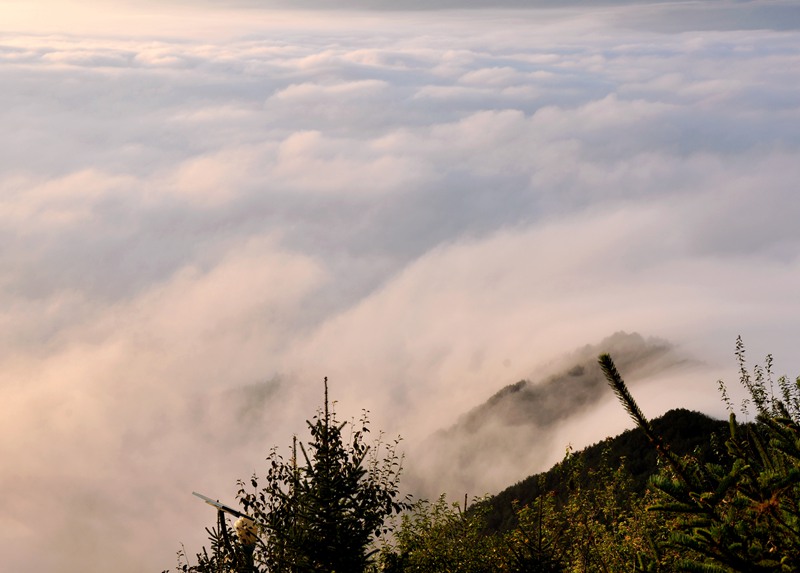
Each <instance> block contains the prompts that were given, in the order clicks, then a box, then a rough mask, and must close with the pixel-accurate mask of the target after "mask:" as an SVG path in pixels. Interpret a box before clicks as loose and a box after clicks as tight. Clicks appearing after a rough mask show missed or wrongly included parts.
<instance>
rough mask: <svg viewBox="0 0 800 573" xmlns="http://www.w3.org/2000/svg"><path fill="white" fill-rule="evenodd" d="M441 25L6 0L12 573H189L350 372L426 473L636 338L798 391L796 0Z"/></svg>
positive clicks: (5, 527)
mask: <svg viewBox="0 0 800 573" xmlns="http://www.w3.org/2000/svg"><path fill="white" fill-rule="evenodd" d="M427 4H428V7H429V8H442V9H427V10H424V11H416V10H412V9H407V10H404V11H400V12H398V11H391V10H388V9H387V5H388V3H386V2H367V1H366V0H363V1H358V0H353V1H352V2H351V3H349V4H346V6H345V8H346V9H338V10H333V11H331V10H330V4H329V3H327V2H321V1H320V2H316V3H315V2H311V1H309V2H306V3H304V4H302V8H303V10H297V9H295V10H288V9H287V8H285V7H282V6H281V5H280V4H278V3H271V4H270V3H266V2H265V3H262V4H259V3H256V2H239V3H228V2H212V1H207V2H199V3H198V2H192V3H188V2H159V3H156V2H139V3H135V4H134V3H124V2H114V1H106V2H103V3H99V2H97V3H95V2H91V1H87V2H80V3H78V2H71V1H70V0H64V1H58V2H56V1H52V2H50V1H46V0H26V1H24V2H23V1H18V0H0V85H2V86H3V87H2V89H0V125H2V127H3V129H2V132H0V157H2V160H0V245H2V248H0V326H1V327H2V328H0V457H1V459H2V460H3V464H2V466H0V487H1V488H2V491H3V497H4V503H3V511H2V512H0V553H2V554H3V556H4V558H3V560H4V563H5V567H6V568H7V569H8V570H9V571H14V572H18V573H27V572H34V571H35V572H40V571H51V572H55V573H59V572H77V571H81V572H94V571H98V572H99V571H107V570H115V571H120V572H122V573H126V572H133V571H146V570H151V571H161V570H162V569H166V568H169V567H172V566H173V565H174V563H175V552H176V551H177V550H178V549H180V547H181V543H184V544H185V546H186V549H187V551H188V552H189V553H190V554H191V553H192V552H193V551H196V550H197V549H199V546H200V543H201V542H202V541H203V536H204V531H203V528H204V527H205V526H207V525H210V524H211V523H212V520H213V518H214V515H213V510H211V509H210V508H208V507H206V506H204V505H203V504H202V503H200V502H199V501H198V500H196V499H195V498H193V497H192V496H191V495H190V493H191V491H195V490H196V491H201V492H203V493H205V494H207V495H211V496H213V497H219V498H220V499H223V500H227V501H228V502H233V501H234V497H235V492H236V485H235V481H236V479H239V478H247V477H248V476H249V475H250V474H251V473H252V472H253V471H259V470H261V469H263V466H262V465H261V463H262V461H263V459H264V457H265V456H266V453H267V451H268V449H269V448H270V447H271V446H273V445H276V446H281V447H283V446H286V445H288V444H290V443H291V436H292V435H293V434H294V433H298V432H300V433H301V435H302V431H303V425H304V420H305V419H307V418H309V417H311V416H312V415H313V414H314V411H315V410H316V408H317V407H318V406H319V405H320V404H321V397H322V379H323V377H324V376H328V378H329V380H330V384H331V393H332V396H333V397H334V398H335V399H336V400H337V405H336V408H337V411H338V412H339V413H340V417H342V418H347V417H349V416H357V415H358V413H359V412H360V411H361V410H362V409H367V410H369V412H370V416H371V419H372V420H373V425H374V428H375V430H376V431H377V430H378V429H382V430H385V431H386V435H387V436H388V437H391V436H394V435H397V434H400V435H402V436H403V440H404V441H403V444H404V446H406V447H407V448H408V452H409V455H408V457H407V458H406V466H407V467H408V466H409V465H412V464H413V459H414V457H413V451H414V445H415V444H416V443H422V442H423V441H424V440H425V438H426V437H428V436H430V435H431V434H432V433H433V432H435V431H437V430H438V429H441V428H445V427H448V426H451V425H452V424H454V423H455V422H456V421H457V420H458V418H459V416H461V415H462V414H464V413H465V412H466V411H468V410H469V409H470V408H473V407H475V406H477V405H478V404H480V403H482V402H483V401H484V400H486V399H487V398H488V397H489V396H491V395H492V394H494V393H495V392H496V391H497V390H498V389H500V388H501V387H503V386H504V385H506V384H510V383H513V382H516V381H517V380H520V379H522V378H533V379H535V378H536V377H538V376H539V375H540V374H541V373H542V372H546V371H547V370H548V368H550V367H552V365H553V364H554V361H557V360H559V357H561V356H563V355H565V354H568V353H570V352H573V351H575V349H578V348H581V347H584V346H585V345H587V344H597V343H599V342H600V341H601V340H603V339H605V338H606V337H607V336H609V335H611V334H612V333H614V332H617V331H625V332H638V333H641V334H642V335H643V336H647V337H649V336H652V337H658V338H660V339H664V340H668V341H669V342H670V343H672V344H674V345H675V346H676V348H677V349H679V351H680V352H682V353H685V355H686V356H689V357H692V359H693V360H698V361H702V362H703V363H704V364H706V366H707V371H705V372H704V373H703V375H702V376H701V375H697V376H691V377H690V376H687V377H686V378H685V379H682V380H674V379H663V378H662V379H659V380H657V381H656V382H658V383H653V384H651V385H650V386H649V387H648V388H649V390H648V391H647V392H644V393H643V394H642V396H641V400H640V402H641V404H642V407H643V408H644V410H645V412H646V413H648V414H649V415H652V416H655V415H658V414H659V413H663V411H665V410H666V409H668V408H670V407H674V406H683V407H688V408H693V409H699V410H702V411H706V412H709V413H713V414H717V415H722V414H723V413H724V409H722V408H721V406H720V403H719V400H718V399H717V397H716V380H717V379H718V378H719V377H724V378H725V379H726V380H727V381H728V382H729V384H731V385H735V368H736V364H735V361H734V355H733V350H734V343H735V340H736V337H737V336H738V335H741V336H742V337H743V339H744V341H745V344H746V345H747V348H748V356H749V357H750V359H751V360H752V362H753V363H756V362H761V363H763V358H764V356H765V355H766V354H767V353H772V354H773V355H774V357H775V369H776V371H777V374H789V375H790V376H792V377H794V376H796V375H797V374H800V358H798V356H797V355H796V349H797V348H798V346H799V343H800V328H799V327H798V324H800V322H799V321H798V319H800V297H798V295H797V293H798V292H800V258H799V257H798V253H800V226H798V225H797V221H798V220H800V201H798V200H797V199H796V193H797V189H796V187H797V181H798V180H800V130H798V129H797V125H798V120H800V34H799V33H798V30H800V9H798V8H797V7H796V6H793V4H794V3H793V2H767V1H763V2H746V1H745V2H724V1H722V0H719V1H711V0H709V1H699V2H689V3H682V2H672V3H658V4H646V3H641V2H638V3H637V2H609V3H605V4H603V5H602V6H601V5H597V4H596V3H587V2H578V1H576V2H574V3H572V4H571V5H569V6H566V7H559V8H557V9H556V8H549V7H547V6H546V4H547V3H546V2H542V3H540V4H537V5H535V6H532V5H527V4H526V5H523V3H522V2H508V3H507V4H506V5H504V6H505V8H506V9H499V8H497V6H498V4H497V3H488V2H485V3H479V2H468V1H463V2H461V1H458V2H456V1H452V2H442V3H441V4H437V3H435V2H431V3H427ZM589 4H591V6H589ZM297 6H300V5H299V4H298V5H297ZM339 6H341V4H340V5H339ZM406 6H411V7H413V6H414V5H413V4H406ZM526 6H527V7H526ZM445 8H447V9H445ZM623 374H624V373H623ZM626 427H630V424H629V423H628V421H627V420H626V417H625V415H624V412H622V410H621V408H617V407H616V406H615V405H613V401H609V402H607V403H606V404H605V405H603V406H602V407H599V408H598V409H597V410H596V411H594V412H593V413H591V414H590V415H588V416H587V417H585V418H583V419H582V420H581V421H579V422H574V423H570V424H566V423H565V424H564V425H563V426H562V427H559V428H558V431H557V433H555V434H553V435H552V436H549V437H547V438H546V439H545V438H543V440H542V443H541V444H532V445H531V447H532V448H545V447H548V448H550V447H551V448H554V449H555V450H558V451H562V452H563V450H564V448H565V447H566V445H567V444H570V443H571V444H573V445H578V446H579V445H581V444H584V445H585V444H587V443H591V442H593V441H596V440H598V439H600V438H602V437H604V436H605V435H609V434H611V433H616V432H618V431H620V430H621V429H623V428H626ZM598 434H599V435H598ZM542 469H546V468H544V467H516V468H513V469H512V470H509V474H508V483H509V484H510V483H513V482H514V481H516V480H518V479H520V478H521V477H524V476H526V475H529V474H531V473H533V472H535V471H539V470H542ZM414 471H417V472H419V471H424V469H422V470H420V468H414ZM514 472H516V473H514ZM487 473H491V472H490V469H487ZM495 473H496V472H495ZM480 477H481V476H478V477H476V480H477V481H476V482H475V483H476V487H481V484H482V483H484V482H481V481H480ZM493 479H495V481H496V476H495V478H493ZM493 483H495V482H493ZM441 489H442V491H446V490H447V484H441ZM473 493H474V494H475V495H480V494H481V493H484V492H483V491H475V492H470V494H473ZM458 494H459V495H461V492H458Z"/></svg>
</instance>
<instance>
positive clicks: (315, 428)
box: [179, 378, 409, 573]
mask: <svg viewBox="0 0 800 573" xmlns="http://www.w3.org/2000/svg"><path fill="white" fill-rule="evenodd" d="M307 424H308V429H309V433H310V441H309V442H308V443H307V444H304V443H303V442H299V441H297V440H296V439H295V441H294V444H293V446H292V450H291V457H290V458H289V459H285V458H284V457H283V456H281V454H280V453H279V452H278V450H277V449H273V450H271V451H270V453H269V456H268V458H267V462H268V470H267V474H266V476H265V477H263V478H261V477H258V476H256V475H254V476H253V477H252V478H251V479H250V480H249V483H245V482H239V501H240V504H241V506H242V508H243V511H244V512H245V513H246V514H247V515H249V516H251V517H252V519H253V521H254V522H255V526H256V532H257V536H256V539H254V543H252V544H249V545H245V544H243V543H240V542H238V540H236V538H235V537H234V536H233V532H232V531H231V530H230V527H229V526H228V525H227V522H226V520H225V519H223V518H222V516H221V515H220V519H219V525H218V527H217V529H213V530H209V536H210V541H211V551H210V552H209V551H208V550H207V549H205V548H204V549H203V551H202V552H201V553H199V554H198V555H197V556H196V559H197V564H196V565H190V564H189V562H188V559H187V558H186V555H185V554H183V553H181V554H179V557H180V563H179V570H180V571H182V572H183V573H212V572H214V573H216V572H223V571H225V572H227V571H236V572H237V573H239V572H247V573H252V572H265V571H269V572H271V573H276V572H287V573H289V572H291V573H302V572H321V573H333V572H335V571H336V572H339V573H342V572H351V573H360V572H363V571H366V570H368V568H369V567H370V564H371V563H372V561H373V560H372V556H373V554H374V553H375V550H374V549H373V548H372V547H373V542H374V540H375V539H376V538H378V537H380V536H382V535H385V534H386V533H388V528H387V526H386V525H385V523H386V518H387V517H389V516H391V515H393V514H397V513H399V512H401V511H402V510H404V509H406V508H407V507H408V505H409V504H408V502H407V501H406V500H404V499H402V498H401V497H400V494H399V478H400V472H401V458H400V456H399V455H398V453H397V451H396V446H397V441H395V442H394V443H391V444H386V443H384V442H383V441H382V440H381V439H380V438H378V440H377V441H375V442H374V443H373V444H371V445H370V444H367V442H366V437H367V434H368V433H369V423H368V420H367V418H366V414H365V415H364V416H363V417H362V419H361V420H360V421H359V422H358V424H355V423H347V422H339V421H338V420H337V419H336V415H335V413H334V412H333V411H332V410H331V408H330V404H329V401H328V387H327V378H326V379H325V403H324V408H323V410H322V411H320V412H318V413H317V415H316V416H314V418H313V419H312V420H309V421H308V422H307ZM231 540H233V541H231Z"/></svg>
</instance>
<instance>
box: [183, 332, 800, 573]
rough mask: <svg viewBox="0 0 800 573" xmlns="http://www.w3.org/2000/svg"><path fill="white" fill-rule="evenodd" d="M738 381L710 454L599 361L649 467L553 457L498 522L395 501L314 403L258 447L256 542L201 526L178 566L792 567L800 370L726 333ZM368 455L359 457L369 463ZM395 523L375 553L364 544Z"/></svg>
mask: <svg viewBox="0 0 800 573" xmlns="http://www.w3.org/2000/svg"><path fill="white" fill-rule="evenodd" d="M737 357H738V360H739V366H740V381H741V383H742V384H743V385H744V387H745V389H746V390H747V392H748V395H749V398H748V399H747V400H746V401H745V403H744V405H743V408H744V412H745V414H748V409H749V408H752V409H754V410H755V414H756V418H755V420H754V421H753V422H750V423H745V424H741V423H739V422H738V421H737V419H736V416H735V415H734V414H733V413H732V410H733V406H732V404H731V403H730V400H729V399H728V395H727V389H726V388H725V386H724V385H723V384H722V383H720V387H721V390H722V396H723V400H724V401H725V403H726V404H727V405H728V407H729V409H730V410H731V415H730V420H729V424H728V429H727V432H726V434H725V437H724V438H721V439H719V440H716V439H715V435H709V436H708V441H709V442H710V443H711V445H712V446H713V447H712V448H711V450H712V452H711V453H712V455H709V452H708V451H705V452H701V451H700V450H698V451H696V452H693V453H689V454H684V455H678V454H676V453H675V450H674V449H673V448H671V447H670V444H668V443H667V442H666V441H665V440H664V439H663V437H662V436H661V435H659V434H658V433H656V431H655V430H654V426H653V424H651V422H650V421H649V420H648V419H647V418H646V417H645V416H644V414H643V412H642V411H641V410H640V409H639V407H638V405H637V404H636V401H635V400H634V398H633V396H632V395H631V394H630V392H629V391H628V388H627V386H626V384H625V382H624V381H623V379H622V376H621V375H620V374H619V372H618V371H617V369H616V367H615V366H614V363H613V360H612V359H611V357H610V356H608V355H602V356H600V358H599V362H600V365H601V368H602V369H603V371H604V373H605V375H606V378H607V380H608V382H609V384H610V386H611V387H612V389H613V390H614V392H615V393H616V394H617V397H618V398H619V399H620V401H621V402H622V404H623V406H624V407H625V408H626V410H627V411H628V413H629V414H630V415H631V417H632V418H633V419H634V420H635V421H636V423H637V426H638V427H639V428H640V429H641V430H642V431H643V433H644V435H646V437H647V439H648V441H649V443H650V445H651V447H652V448H653V449H654V451H656V452H657V454H658V458H659V460H660V465H659V468H658V470H657V471H655V473H653V474H652V475H651V477H650V479H649V487H648V488H647V489H646V490H644V491H643V490H642V489H641V486H640V483H639V481H638V479H639V478H638V476H637V477H634V476H633V475H632V474H631V472H629V471H628V470H627V468H626V466H625V463H624V461H618V458H615V459H612V458H611V456H610V455H609V452H606V454H605V455H604V457H603V458H602V459H601V460H600V462H599V463H593V464H592V465H589V464H587V463H586V461H585V460H586V459H587V458H586V457H584V456H582V455H581V454H580V453H579V454H572V453H571V452H568V454H567V456H566V458H565V459H564V460H563V461H562V462H561V463H560V464H558V465H557V466H556V467H555V468H554V469H553V470H551V471H550V472H548V474H547V476H546V478H547V479H545V476H542V477H541V478H540V482H539V484H538V489H537V490H536V491H537V492H538V493H537V495H536V496H535V497H534V498H533V499H532V500H529V501H528V503H526V504H524V505H522V504H516V505H515V506H514V510H513V512H514V515H513V519H512V520H506V521H504V523H506V525H507V527H506V528H505V529H497V528H496V527H494V526H493V525H492V515H491V514H492V512H493V511H494V509H493V506H492V504H491V503H490V501H491V500H490V499H489V498H485V499H481V500H476V501H475V502H474V503H473V504H472V506H470V507H467V505H466V500H465V502H464V505H463V506H462V505H461V504H458V503H448V502H447V500H446V498H445V496H442V497H440V498H439V499H438V500H436V501H434V502H429V501H425V500H421V501H418V502H416V503H415V504H413V506H412V505H408V504H407V503H406V502H405V501H402V500H398V498H397V496H398V493H397V492H398V478H399V471H400V463H399V458H398V456H397V454H396V452H395V449H394V446H396V443H395V444H394V446H391V447H389V448H388V449H387V450H385V452H384V455H383V456H378V455H377V451H375V450H373V451H370V448H369V447H367V446H365V445H364V441H363V440H364V435H365V434H366V433H367V432H368V428H367V425H366V421H364V423H362V424H360V425H359V427H356V428H352V427H351V428H350V430H351V433H350V436H349V438H347V439H345V438H344V433H343V430H344V429H345V428H346V427H347V424H340V423H339V422H337V421H336V419H335V416H334V415H333V414H331V413H330V412H329V411H328V400H327V391H326V398H325V409H324V411H323V412H320V413H318V415H317V416H316V417H315V418H314V419H313V420H312V421H309V423H308V424H309V430H310V433H311V441H310V442H309V444H308V446H304V445H302V444H299V453H300V456H299V460H298V446H295V447H294V448H293V450H292V452H293V453H292V457H291V459H290V460H288V461H287V460H284V459H283V458H282V457H281V456H280V455H279V454H278V453H277V451H276V450H273V451H272V452H271V454H270V457H269V458H268V460H269V461H270V470H269V471H268V474H267V476H266V479H265V480H263V481H264V485H263V486H259V484H260V483H262V480H260V479H259V478H257V477H255V476H254V478H253V479H252V481H251V483H250V485H251V486H252V488H253V490H252V491H248V490H247V489H246V488H245V484H243V483H242V484H240V492H239V493H240V501H241V503H242V505H243V507H244V508H245V510H246V511H248V512H249V513H250V515H252V516H253V517H254V518H255V519H256V521H257V523H258V527H259V532H260V534H261V535H260V536H259V540H258V543H257V544H256V545H255V546H253V547H251V549H247V548H246V547H245V546H243V545H242V544H239V543H237V542H236V538H235V536H234V532H233V531H232V530H231V529H230V527H229V525H228V524H227V522H226V521H225V520H224V519H220V520H219V523H218V525H217V527H216V528H215V529H210V530H208V531H209V537H210V542H211V545H210V550H208V549H203V552H202V553H200V554H198V555H197V563H198V564H197V565H194V566H190V565H189V563H188V561H187V560H186V558H185V555H184V556H183V558H182V561H181V565H180V567H179V569H180V570H181V571H183V572H184V573H190V572H191V573H208V572H212V571H213V572H222V571H226V572H227V571H235V572H244V571H247V572H248V573H252V572H254V571H258V572H261V571H271V572H275V571H287V572H289V571H290V572H301V571H327V572H333V571H338V572H339V573H342V572H348V573H350V572H352V573H360V572H364V571H375V570H378V569H380V570H382V571H385V572H387V573H405V572H431V573H434V572H446V573H457V572H458V573H490V572H491V573H494V572H496V573H524V572H535V573H567V572H571V573H578V572H580V573H584V572H598V571H599V572H607V573H610V572H623V571H624V572H640V573H665V572H672V571H695V572H706V573H733V572H740V573H745V572H747V573H751V572H753V573H762V572H763V573H766V572H769V573H788V572H792V571H799V570H800V378H798V379H797V380H796V381H794V382H791V381H789V380H788V379H786V378H785V377H783V378H780V379H778V380H777V381H773V377H772V371H771V366H772V360H771V357H768V358H767V363H766V367H765V368H760V367H758V366H757V367H756V368H755V369H754V370H753V372H752V373H750V372H748V370H747V368H746V364H745V359H744V349H743V346H742V344H741V341H740V340H739V341H737ZM707 450H708V448H707ZM370 454H371V457H370ZM396 514H399V527H398V528H397V529H396V531H395V534H394V535H393V536H389V540H386V541H384V545H383V548H382V549H381V551H380V553H379V554H375V550H374V549H373V548H374V542H375V540H376V539H377V538H378V537H383V538H384V539H386V533H388V532H389V531H390V530H391V529H392V528H391V527H390V526H389V525H388V523H389V521H387V518H390V517H391V516H394V515H396Z"/></svg>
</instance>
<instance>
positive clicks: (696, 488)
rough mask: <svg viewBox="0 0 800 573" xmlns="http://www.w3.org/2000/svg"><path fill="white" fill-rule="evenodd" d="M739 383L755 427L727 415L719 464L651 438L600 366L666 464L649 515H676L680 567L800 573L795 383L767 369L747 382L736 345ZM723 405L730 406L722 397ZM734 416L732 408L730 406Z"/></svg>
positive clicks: (626, 395) (799, 434)
mask: <svg viewBox="0 0 800 573" xmlns="http://www.w3.org/2000/svg"><path fill="white" fill-rule="evenodd" d="M737 357H738V359H739V367H740V378H741V383H742V384H743V385H744V387H745V388H746V389H747V391H748V393H749V395H750V398H749V399H748V403H749V404H752V405H754V406H755V407H756V411H757V417H756V420H755V422H754V423H752V424H745V425H742V424H739V423H738V422H737V420H736V416H735V414H733V413H732V412H731V415H730V435H729V437H728V439H727V441H726V443H725V450H724V451H720V453H719V461H718V462H717V463H702V462H701V461H700V460H698V459H697V458H696V457H694V456H686V457H683V458H681V457H678V456H676V455H675V454H673V453H672V452H671V451H670V450H669V448H668V447H667V445H666V444H664V443H663V441H662V440H661V438H660V437H659V436H658V435H656V434H655V433H654V432H653V429H652V427H651V426H650V423H649V422H648V420H647V419H646V418H645V416H644V414H643V413H642V412H641V410H640V409H639V407H638V405H637V404H636V402H635V400H634V399H633V396H631V394H630V392H629V391H628V389H627V386H626V385H625V382H624V381H623V379H622V377H621V376H620V374H619V372H618V371H617V369H616V367H615V366H614V362H613V360H612V359H611V357H610V356H608V355H607V354H604V355H602V356H600V359H599V361H600V365H601V367H602V368H603V371H604V373H605V375H606V378H607V379H608V382H609V384H610V385H611V387H612V389H613V390H614V392H615V393H616V394H617V397H618V398H619V399H620V401H621V402H622V404H623V406H624V407H625V408H626V410H627V411H628V413H629V414H630V415H631V417H632V418H633V419H634V420H635V421H636V423H637V425H638V426H639V427H640V428H641V429H642V430H643V431H644V432H645V433H646V434H647V436H648V438H649V439H650V441H651V443H652V444H653V445H654V446H655V447H656V449H657V450H658V452H659V454H660V455H661V457H662V459H663V460H664V461H665V468H664V471H662V472H661V473H659V474H658V475H656V476H654V477H653V478H652V480H651V484H652V485H653V486H654V487H655V489H656V491H657V492H658V493H659V494H660V500H659V501H658V503H657V504H656V505H654V506H653V508H652V509H654V510H655V511H659V512H663V513H666V514H668V515H671V516H674V518H675V520H674V524H675V531H674V532H673V533H672V535H671V536H670V540H669V543H670V544H671V545H672V546H673V547H675V548H678V549H679V550H681V552H682V555H683V558H682V559H680V560H679V562H678V564H677V566H678V567H679V568H680V569H681V570H684V571H700V572H706V573H730V572H741V573H761V572H764V573H767V572H770V573H772V572H775V573H777V572H781V573H784V572H785V573H789V572H794V571H798V569H799V568H800V408H798V405H800V378H798V379H797V381H796V382H795V383H793V384H792V383H791V382H789V381H788V380H787V379H786V378H781V379H780V380H779V381H778V397H776V392H775V385H774V384H773V382H772V373H771V364H772V359H771V357H768V358H767V368H766V370H765V369H761V368H759V367H756V368H755V370H754V373H753V374H752V375H751V374H750V373H749V372H748V371H747V368H746V364H745V360H744V346H743V345H742V343H741V339H738V340H737ZM721 387H722V389H723V399H724V400H725V401H726V403H728V405H729V407H731V405H730V401H729V400H728V398H727V392H725V391H724V385H722V386H721ZM731 409H732V407H731Z"/></svg>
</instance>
